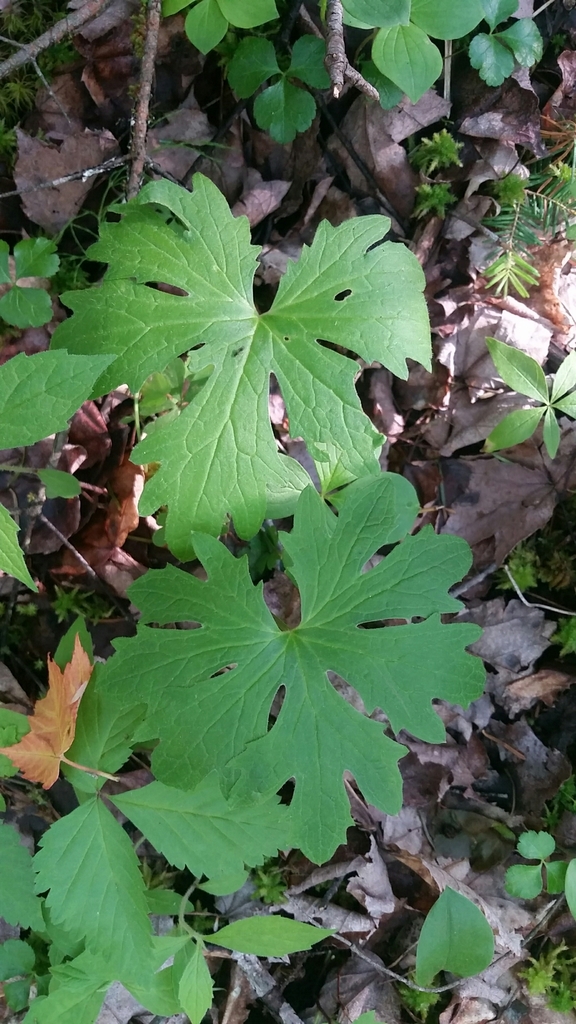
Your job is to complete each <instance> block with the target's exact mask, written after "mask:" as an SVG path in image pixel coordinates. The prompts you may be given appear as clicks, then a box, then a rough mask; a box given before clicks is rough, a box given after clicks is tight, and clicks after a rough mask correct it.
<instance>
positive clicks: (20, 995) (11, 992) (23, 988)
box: [4, 978, 32, 1012]
mask: <svg viewBox="0 0 576 1024" xmlns="http://www.w3.org/2000/svg"><path fill="white" fill-rule="evenodd" d="M31 980H32V979H31V978H21V979H20V980H19V981H7V982H6V983H5V985H4V996H5V999H6V1005H7V1006H9V1007H10V1009H11V1010H15V1011H16V1012H18V1011H19V1010H25V1009H26V1007H27V1006H28V1003H29V1001H30V982H31Z"/></svg>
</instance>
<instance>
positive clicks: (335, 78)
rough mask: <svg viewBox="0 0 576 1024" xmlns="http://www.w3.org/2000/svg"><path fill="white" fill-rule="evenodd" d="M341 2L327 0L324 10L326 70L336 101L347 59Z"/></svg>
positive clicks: (342, 84)
mask: <svg viewBox="0 0 576 1024" xmlns="http://www.w3.org/2000/svg"><path fill="white" fill-rule="evenodd" d="M342 16H343V11H342V0H328V7H327V9H326V59H325V62H324V63H325V64H326V70H327V71H328V74H329V75H330V81H331V82H332V95H333V97H334V99H335V100H337V99H338V97H339V95H340V93H341V92H342V89H343V88H344V73H345V71H346V65H347V63H348V58H347V56H346V44H345V42H344V23H343V21H342Z"/></svg>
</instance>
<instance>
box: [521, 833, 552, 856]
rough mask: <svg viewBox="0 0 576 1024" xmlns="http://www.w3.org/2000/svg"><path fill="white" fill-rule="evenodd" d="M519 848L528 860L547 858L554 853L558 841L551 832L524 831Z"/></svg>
mask: <svg viewBox="0 0 576 1024" xmlns="http://www.w3.org/2000/svg"><path fill="white" fill-rule="evenodd" d="M517 849H518V853H519V854H520V856H521V857H525V858H526V860H546V858H547V857H551V856H552V854H553V853H554V850H555V849H556V843H555V841H554V837H553V836H551V835H550V833H549V832H523V833H522V835H521V836H520V838H519V840H518V846H517Z"/></svg>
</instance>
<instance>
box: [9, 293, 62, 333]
mask: <svg viewBox="0 0 576 1024" xmlns="http://www.w3.org/2000/svg"><path fill="white" fill-rule="evenodd" d="M0 317H2V319H3V320H5V321H6V323H7V324H12V325H13V326H14V327H42V325H43V324H47V323H48V322H49V321H50V320H51V319H52V302H51V301H50V296H49V295H48V292H47V291H44V289H43V288H21V287H20V286H19V285H14V287H13V288H11V289H10V291H8V292H6V294H5V295H3V296H2V298H1V299H0Z"/></svg>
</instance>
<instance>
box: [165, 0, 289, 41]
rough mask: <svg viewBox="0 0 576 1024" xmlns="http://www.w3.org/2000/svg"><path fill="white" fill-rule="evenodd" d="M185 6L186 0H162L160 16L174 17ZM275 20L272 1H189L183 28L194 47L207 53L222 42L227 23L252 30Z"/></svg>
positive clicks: (274, 9) (187, 1)
mask: <svg viewBox="0 0 576 1024" xmlns="http://www.w3.org/2000/svg"><path fill="white" fill-rule="evenodd" d="M188 3H190V0H185V3H182V2H181V0H164V13H165V14H175V13H176V12H177V11H179V10H181V9H182V8H183V7H186V6H187V5H188ZM277 16H278V11H277V10H276V4H275V3H274V0H242V3H238V0H199V2H198V0H192V7H191V8H190V10H189V11H188V14H187V16H186V21H185V24H184V27H185V30H186V34H187V36H188V38H189V39H190V41H191V42H192V43H194V46H196V47H198V49H199V50H200V51H201V52H202V53H208V51H209V50H212V49H213V48H214V47H215V46H217V45H218V43H219V42H220V40H221V39H223V38H224V36H225V35H226V32H227V30H228V23H229V22H230V24H231V25H236V26H237V27H238V28H253V27H254V26H255V25H263V24H265V22H267V21H272V19H273V18H276V17H277Z"/></svg>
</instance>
